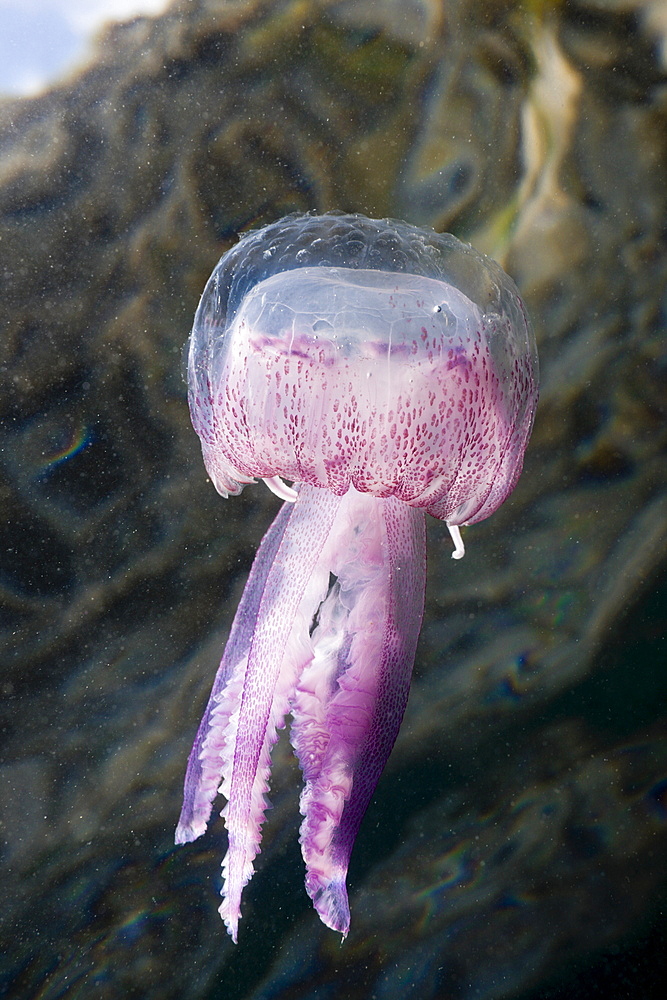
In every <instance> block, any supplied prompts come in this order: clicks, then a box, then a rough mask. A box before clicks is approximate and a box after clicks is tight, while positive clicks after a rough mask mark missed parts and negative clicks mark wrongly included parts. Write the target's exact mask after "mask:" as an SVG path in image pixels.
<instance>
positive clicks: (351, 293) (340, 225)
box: [176, 213, 537, 941]
mask: <svg viewBox="0 0 667 1000" xmlns="http://www.w3.org/2000/svg"><path fill="white" fill-rule="evenodd" d="M188 377H189V400H190V412H191V415H192V422H193V424H194V427H195V430H196V431H197V434H198V435H199V437H200V439H201V445H202V450H203V454H204V462H205V464H206V468H207V470H208V473H209V475H210V477H211V479H212V481H213V483H214V484H215V486H216V488H217V490H218V492H219V493H221V494H222V495H223V496H224V497H226V496H228V494H230V493H231V494H237V493H240V492H241V490H242V489H243V487H244V486H245V485H246V484H248V483H252V482H254V481H255V480H256V479H258V478H259V479H263V480H264V481H265V482H266V484H267V485H268V486H269V487H270V488H271V489H272V490H273V491H274V492H275V493H277V494H278V496H279V497H281V498H282V499H283V500H284V501H285V502H284V503H283V505H282V508H281V510H280V512H279V513H278V516H277V517H276V519H275V521H274V522H273V524H272V525H271V527H270V528H269V530H268V531H267V533H266V535H265V536H264V538H263V540H262V542H261V545H260V547H259V551H258V552H257V556H256V558H255V561H254V563H253V566H252V569H251V571H250V576H249V578H248V582H247V585H246V588H245V591H244V593H243V597H242V599H241V603H240V605H239V608H238V611H237V613H236V617H235V619H234V623H233V626H232V629H231V633H230V636H229V640H228V642H227V646H226V648H225V651H224V655H223V657H222V662H221V664H220V668H219V670H218V673H217V676H216V679H215V683H214V685H213V690H212V692H211V696H210V699H209V702H208V705H207V708H206V711H205V713H204V717H203V719H202V721H201V723H200V726H199V730H198V732H197V736H196V739H195V743H194V746H193V748H192V751H191V753H190V758H189V761H188V768H187V774H186V778H185V792H184V802H183V810H182V812H181V818H180V822H179V825H178V829H177V832H176V841H177V843H185V842H187V841H191V840H194V839H196V838H197V837H199V836H200V835H201V834H202V833H203V832H204V830H205V829H206V826H207V823H208V820H209V818H210V815H211V810H212V806H213V800H214V799H215V796H216V794H217V793H218V792H220V793H222V795H223V796H224V797H225V798H226V800H227V804H226V806H225V808H224V810H223V813H222V815H223V816H224V819H225V824H226V827H227V832H228V839H229V845H228V851H227V855H226V857H225V860H224V862H223V874H224V887H223V891H222V895H223V902H222V905H221V907H220V913H221V915H222V917H223V919H224V921H225V923H226V925H227V928H228V930H229V933H230V934H231V936H232V938H233V939H234V940H235V941H236V937H237V930H238V920H239V916H240V908H241V893H242V890H243V887H244V886H245V885H246V883H247V882H248V880H249V879H250V877H251V876H252V874H253V870H254V869H253V861H254V858H255V855H256V854H257V853H258V852H259V845H260V838H261V828H262V823H263V821H264V812H265V809H266V808H267V801H266V798H265V793H266V792H267V789H268V780H269V771H270V766H271V760H270V757H271V748H272V746H273V744H274V743H275V741H276V738H277V735H276V731H277V729H279V728H281V727H283V726H284V724H285V718H286V716H287V714H288V713H291V715H292V719H293V722H292V728H291V742H292V746H293V747H294V751H295V753H296V755H297V757H298V760H299V763H300V765H301V769H302V772H303V779H304V788H303V791H302V793H301V801H300V809H301V813H302V815H303V817H304V818H303V822H302V825H301V833H300V842H301V848H302V852H303V858H304V861H305V864H306V889H307V892H308V894H309V896H310V897H311V899H312V900H313V903H314V905H315V908H316V910H317V912H318V913H319V915H320V917H321V919H322V920H323V921H324V923H325V924H326V925H327V926H329V927H331V928H333V929H334V930H337V931H340V932H341V933H342V934H343V936H345V935H346V934H347V932H348V929H349V923H350V911H349V904H348V899H347V888H346V875H347V867H348V862H349V858H350V854H351V851H352V846H353V843H354V839H355V836H356V833H357V830H358V829H359V825H360V823H361V820H362V818H363V815H364V812H365V810H366V807H367V806H368V803H369V801H370V798H371V796H372V794H373V790H374V788H375V785H376V783H377V781H378V779H379V777H380V774H381V773H382V769H383V767H384V765H385V762H386V760H387V758H388V756H389V753H390V751H391V748H392V746H393V744H394V741H395V739H396V736H397V734H398V730H399V726H400V724H401V719H402V717H403V712H404V710H405V705H406V701H407V697H408V690H409V685H410V674H411V671H412V665H413V662H414V657H415V648H416V645H417V638H418V636H419V629H420V626H421V620H422V614H423V610H424V587H425V579H426V545H425V517H424V512H425V511H428V513H429V514H433V516H434V517H437V518H440V519H441V520H444V521H445V522H446V524H447V526H448V528H449V530H450V532H451V535H452V538H453V542H454V553H453V555H454V558H460V557H461V556H462V555H463V551H464V550H463V544H462V541H461V535H460V530H459V527H460V525H464V524H474V523H475V522H477V521H481V520H482V519H483V518H485V517H488V515H489V514H492V513H493V511H494V510H496V508H497V507H499V506H500V504H501V503H502V502H503V500H504V499H505V498H506V497H507V496H508V494H509V493H510V492H511V490H512V489H513V488H514V485H515V483H516V481H517V478H518V476H519V473H520V471H521V466H522V462H523V455H524V451H525V448H526V444H527V441H528V437H529V434H530V430H531V426H532V422H533V416H534V412H535V406H536V403H537V355H536V350H535V342H534V338H533V334H532V331H531V327H530V323H529V320H528V317H527V315H526V312H525V309H524V306H523V303H522V301H521V299H520V298H519V295H518V292H517V290H516V287H515V285H514V284H513V282H512V281H511V280H510V278H508V277H507V275H506V274H505V273H504V272H503V271H502V269H501V268H500V267H499V266H498V265H497V264H496V263H495V262H494V261H492V260H489V259H488V258H486V257H484V256H482V255H481V254H479V253H477V252H476V251H475V250H473V249H472V247H470V246H467V245H466V244H464V243H460V242H459V241H458V240H457V239H455V238H454V237H453V236H449V235H441V234H438V233H435V232H434V231H432V230H425V229H418V228H416V227H415V226H410V225H407V224H406V223H403V222H396V221H393V220H388V219H385V220H381V221H377V220H374V219H367V218H365V217H364V216H361V215H343V214H338V213H331V214H326V215H321V216H317V215H291V216H288V217H287V218H284V219H281V220H280V221H279V222H276V223H273V224H272V225H268V226H266V227H264V228H263V229H260V230H257V231H255V232H251V233H248V234H247V235H245V236H244V237H243V238H242V239H241V240H240V242H239V243H238V244H237V245H236V246H235V247H233V248H232V249H231V250H230V251H229V252H228V253H226V254H225V255H224V256H223V257H222V259H221V260H220V262H219V264H218V265H217V267H216V268H215V270H214V271H213V274H212V275H211V277H210V279H209V281H208V284H207V285H206V289H205V291H204V294H203V296H202V299H201V302H200V304H199V308H198V310H197V314H196V316H195V322H194V327H193V330H192V335H191V338H190V352H189V369H188ZM285 480H288V481H289V482H291V483H292V486H291V487H290V486H289V485H287V483H286V482H285Z"/></svg>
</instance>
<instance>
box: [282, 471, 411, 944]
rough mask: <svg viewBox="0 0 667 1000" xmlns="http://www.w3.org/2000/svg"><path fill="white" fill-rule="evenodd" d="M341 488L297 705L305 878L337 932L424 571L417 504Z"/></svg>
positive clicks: (399, 691)
mask: <svg viewBox="0 0 667 1000" xmlns="http://www.w3.org/2000/svg"><path fill="white" fill-rule="evenodd" d="M344 499H345V502H344V505H343V507H342V508H341V510H340V511H339V514H338V518H337V521H336V525H335V527H334V530H333V531H332V533H331V537H330V543H329V545H328V546H327V550H326V552H325V553H323V559H327V560H328V565H329V569H330V572H331V573H332V574H333V576H334V579H333V581H332V584H331V586H330V588H329V591H328V594H327V596H326V599H325V600H324V601H323V603H322V605H321V606H320V608H319V612H318V616H317V626H316V628H315V629H314V631H313V634H312V643H313V647H314V654H313V658H312V660H311V662H310V663H309V665H308V666H306V668H305V669H304V670H303V672H302V674H301V679H300V681H299V683H298V685H297V691H296V696H295V700H294V705H293V708H292V714H293V716H294V720H295V721H294V725H293V727H292V743H293V745H294V748H295V751H296V753H297V756H298V758H299V761H300V763H301V767H302V770H303V773H304V778H305V781H306V786H305V789H304V792H303V794H302V797H301V811H302V813H303V814H304V817H305V818H304V821H303V823H302V827H301V838H300V839H301V845H302V852H303V856H304V860H305V862H306V867H307V876H306V888H307V891H308V893H309V895H310V896H311V898H312V900H313V903H314V905H315V908H316V909H317V911H318V913H319V914H320V916H321V918H322V920H323V921H324V923H325V924H327V926H329V927H331V928H333V929H334V930H337V931H340V932H341V933H342V934H343V936H345V935H346V934H347V932H348V929H349V905H348V899H347V889H346V885H345V880H346V876H347V868H348V863H349V859H350V854H351V851H352V846H353V844H354V839H355V836H356V834H357V831H358V829H359V825H360V823H361V820H362V818H363V815H364V813H365V811H366V808H367V806H368V803H369V801H370V798H371V795H372V793H373V790H374V788H375V786H376V784H377V781H378V779H379V777H380V775H381V773H382V769H383V767H384V764H385V762H386V760H387V758H388V756H389V754H390V752H391V749H392V747H393V745H394V741H395V739H396V736H397V734H398V730H399V727H400V723H401V719H402V718H403V713H404V711H405V705H406V702H407V698H408V691H409V684H410V675H411V672H412V666H413V663H414V656H415V649H416V645H417V639H418V636H419V628H420V625H421V620H422V615H423V609H424V588H425V579H426V547H425V525H424V515H423V513H422V512H421V511H418V510H415V509H413V508H410V507H408V506H407V505H405V504H402V503H400V502H399V501H397V500H395V499H393V498H388V499H385V500H377V499H375V498H372V497H369V496H367V495H363V494H360V493H356V491H354V490H351V491H350V492H348V494H347V495H346V497H345V498H344Z"/></svg>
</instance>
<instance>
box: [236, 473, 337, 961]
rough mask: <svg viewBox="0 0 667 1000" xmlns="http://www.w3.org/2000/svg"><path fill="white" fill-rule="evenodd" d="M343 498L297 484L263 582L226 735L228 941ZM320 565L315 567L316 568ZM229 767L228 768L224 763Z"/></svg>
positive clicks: (257, 839)
mask: <svg viewBox="0 0 667 1000" xmlns="http://www.w3.org/2000/svg"><path fill="white" fill-rule="evenodd" d="M340 503H341V498H339V497H336V496H334V495H333V494H331V493H329V492H328V491H326V490H322V489H318V488H317V487H311V486H305V485H302V486H300V488H299V496H298V499H297V501H296V503H295V504H294V505H293V506H291V508H290V509H289V511H288V513H287V515H286V517H287V523H286V525H285V530H284V532H283V535H282V538H281V540H280V543H279V545H278V547H277V550H276V552H275V555H274V558H273V561H272V563H271V566H270V568H269V571H268V573H267V575H266V580H265V582H264V587H263V592H262V595H261V600H260V602H259V609H258V613H257V620H256V623H255V628H254V635H253V639H252V642H251V644H250V649H249V652H248V660H247V667H246V671H245V677H244V679H243V682H242V684H241V685H240V691H239V692H238V693H240V704H238V713H236V712H235V713H234V714H233V715H232V716H231V717H230V720H229V724H228V727H227V730H226V733H225V747H224V750H223V753H224V758H225V762H224V763H223V767H224V772H225V777H224V780H223V784H222V786H221V791H222V792H223V794H224V795H226V797H227V799H228V804H227V806H226V808H225V812H224V816H225V822H226V826H227V831H228V834H229V848H228V851H227V856H226V858H225V860H224V862H223V871H224V875H225V886H224V889H223V903H222V905H221V907H220V913H221V915H222V917H223V919H224V921H225V923H226V925H227V928H228V930H229V933H230V934H231V936H232V938H233V940H234V941H236V937H237V928H238V920H239V916H240V907H241V893H242V891H243V887H244V886H245V884H246V883H247V882H248V880H249V879H250V877H251V876H252V874H253V860H254V858H255V855H256V854H257V851H258V849H259V842H260V836H261V826H262V823H263V820H264V811H265V809H266V801H265V798H264V795H265V792H266V791H267V788H268V774H269V768H270V753H271V747H272V746H273V744H274V743H275V740H276V728H277V727H279V726H281V725H283V723H284V717H285V715H286V713H287V711H288V710H289V704H290V700H291V698H292V697H293V693H294V688H295V685H296V681H297V679H298V674H299V672H300V671H301V669H302V668H303V666H304V664H305V662H306V661H308V660H309V659H310V656H311V648H310V645H309V641H308V624H309V617H308V616H309V612H308V608H310V609H311V610H310V619H312V614H313V612H314V610H315V609H316V608H317V604H318V603H319V601H320V600H321V599H322V596H323V595H324V593H326V585H327V580H328V574H327V572H326V571H325V570H324V569H323V568H322V566H321V560H320V554H321V551H322V548H323V546H324V545H325V543H326V541H327V538H328V537H329V534H330V531H331V526H332V524H333V521H334V517H335V515H336V510H337V508H338V506H339V505H340ZM318 564H320V565H319V570H318ZM226 765H228V766H226Z"/></svg>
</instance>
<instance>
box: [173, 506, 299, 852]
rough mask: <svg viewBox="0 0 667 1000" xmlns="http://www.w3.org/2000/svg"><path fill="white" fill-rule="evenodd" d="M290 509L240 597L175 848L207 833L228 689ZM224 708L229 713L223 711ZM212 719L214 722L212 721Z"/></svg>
mask: <svg viewBox="0 0 667 1000" xmlns="http://www.w3.org/2000/svg"><path fill="white" fill-rule="evenodd" d="M290 510H291V505H289V504H285V505H284V506H283V507H282V508H281V509H280V511H279V513H278V516H277V517H276V518H275V520H274V522H273V524H272V525H271V527H270V528H269V530H268V531H267V533H266V534H265V535H264V538H263V539H262V542H261V544H260V546H259V549H258V550H257V555H256V556H255V560H254V562H253V564H252V569H251V570H250V575H249V577H248V582H247V583H246V586H245V589H244V591H243V597H242V598H241V602H240V604H239V607H238V610H237V612H236V615H235V617H234V622H233V624H232V628H231V631H230V633H229V639H228V640H227V645H226V646H225V651H224V654H223V657H222V660H221V661H220V666H219V668H218V672H217V674H216V676H215V681H214V683H213V689H212V691H211V694H210V697H209V699H208V704H207V706H206V711H205V712H204V715H203V717H202V720H201V722H200V723H199V729H198V730H197V735H196V737H195V741H194V743H193V746H192V750H191V751H190V756H189V758H188V766H187V770H186V773H185V783H184V787H183V807H182V809H181V815H180V819H179V822H178V826H177V827H176V843H177V844H186V843H189V842H190V841H192V840H196V839H197V837H200V836H201V835H202V833H203V832H204V831H205V829H206V827H207V825H208V821H209V819H210V816H211V809H212V806H213V800H214V798H215V796H216V794H217V791H218V785H219V784H220V781H221V780H222V766H223V763H222V757H221V754H220V750H221V748H222V746H223V741H224V731H225V728H226V726H227V724H228V722H229V715H230V714H231V711H230V709H233V707H234V703H233V699H232V698H231V697H230V694H229V692H227V693H226V689H227V688H228V686H232V687H238V683H239V679H241V680H242V678H243V675H244V674H245V665H246V663H247V658H248V650H249V649H250V644H251V642H252V637H253V632H254V630H255V621H256V619H257V614H258V612H259V605H260V601H261V599H262V595H263V593H264V588H265V586H266V580H267V577H268V574H269V571H270V569H271V566H272V564H273V560H274V559H275V556H276V552H277V551H278V547H279V545H280V543H281V541H282V539H283V535H284V534H285V529H286V527H287V523H288V520H289V514H290ZM226 709H227V710H226ZM213 720H214V721H213Z"/></svg>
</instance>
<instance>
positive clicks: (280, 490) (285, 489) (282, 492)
mask: <svg viewBox="0 0 667 1000" xmlns="http://www.w3.org/2000/svg"><path fill="white" fill-rule="evenodd" d="M264 482H265V483H266V485H267V486H268V487H269V489H270V490H271V492H272V493H275V495H276V496H277V497H278V498H279V499H280V500H287V502H288V503H294V501H295V500H296V498H297V497H298V495H299V494H298V493H297V492H296V490H293V489H292V487H291V486H288V485H287V483H285V482H283V480H282V479H281V478H280V476H271V478H270V479H265V480H264Z"/></svg>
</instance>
